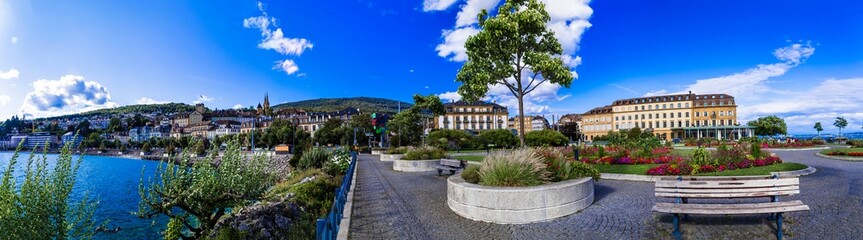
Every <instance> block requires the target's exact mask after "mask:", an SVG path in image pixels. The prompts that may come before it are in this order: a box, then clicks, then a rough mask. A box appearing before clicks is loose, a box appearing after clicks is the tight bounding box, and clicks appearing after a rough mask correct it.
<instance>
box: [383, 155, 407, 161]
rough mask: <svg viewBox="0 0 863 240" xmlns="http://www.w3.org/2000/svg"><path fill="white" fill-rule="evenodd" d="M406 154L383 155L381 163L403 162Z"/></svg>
mask: <svg viewBox="0 0 863 240" xmlns="http://www.w3.org/2000/svg"><path fill="white" fill-rule="evenodd" d="M404 156H405V155H404V154H381V161H387V162H389V161H393V160H401V159H402V157H404Z"/></svg>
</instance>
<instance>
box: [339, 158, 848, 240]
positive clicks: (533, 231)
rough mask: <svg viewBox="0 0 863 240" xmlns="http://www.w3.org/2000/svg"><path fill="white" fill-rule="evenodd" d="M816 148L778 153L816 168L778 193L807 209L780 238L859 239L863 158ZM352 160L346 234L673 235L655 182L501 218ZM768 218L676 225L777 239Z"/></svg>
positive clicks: (433, 186) (697, 234)
mask: <svg viewBox="0 0 863 240" xmlns="http://www.w3.org/2000/svg"><path fill="white" fill-rule="evenodd" d="M815 152H816V151H795V152H776V153H777V154H778V155H780V156H781V157H782V159H783V160H785V161H787V162H798V163H803V164H807V165H810V166H814V167H815V168H817V169H818V171H817V172H816V173H814V174H812V175H809V176H804V177H801V178H800V182H801V195H798V196H792V197H784V198H782V200H783V201H785V200H796V199H800V200H802V201H803V202H804V203H806V204H808V205H809V207H810V208H811V211H808V212H798V213H790V214H785V215H784V216H785V220H786V221H785V222H784V225H785V227H784V230H785V232H786V234H785V237H786V238H787V239H863V163H855V162H845V161H837V160H831V159H823V158H819V157H816V156H815V155H814V153H815ZM358 164H359V166H358V169H357V170H358V173H357V174H358V175H357V186H356V189H357V191H356V193H355V194H356V195H355V196H354V209H353V216H352V221H351V226H350V232H351V233H350V238H352V239H672V237H671V231H672V224H671V219H672V218H671V215H669V214H659V213H653V212H651V211H650V208H651V207H652V206H653V204H654V203H655V202H656V201H671V200H670V199H658V198H656V197H654V195H653V194H654V192H653V190H654V189H653V183H646V182H627V181H615V180H600V181H599V182H597V183H596V185H595V194H596V196H595V197H596V199H595V201H594V203H593V205H591V206H590V207H588V208H586V209H585V210H583V211H581V212H579V213H576V214H573V215H570V216H566V217H563V218H559V219H556V220H554V221H551V222H542V223H532V224H522V225H499V224H492V223H485V222H478V221H472V220H468V219H466V218H463V217H461V216H458V215H456V214H455V213H453V212H452V211H451V210H450V209H449V207H448V206H447V204H446V176H443V177H439V176H437V173H436V172H421V173H402V172H396V171H393V170H392V163H391V162H381V161H379V160H378V157H377V156H374V155H362V156H360V159H359V162H358ZM711 201H712V200H711ZM719 201H721V202H733V201H740V200H719ZM749 201H751V200H749ZM764 201H767V199H764ZM690 202H692V203H697V202H699V201H698V200H690ZM700 202H706V201H704V200H702V201H700ZM766 217H767V215H766V214H764V215H736V216H704V215H691V216H689V218H687V219H685V220H684V221H683V224H682V231H683V234H684V235H683V236H684V238H685V239H775V224H774V221H768V220H766Z"/></svg>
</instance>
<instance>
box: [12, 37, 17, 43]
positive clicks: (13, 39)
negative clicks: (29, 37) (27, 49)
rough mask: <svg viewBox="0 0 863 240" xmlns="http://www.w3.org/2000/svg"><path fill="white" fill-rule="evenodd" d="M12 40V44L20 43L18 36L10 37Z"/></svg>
mask: <svg viewBox="0 0 863 240" xmlns="http://www.w3.org/2000/svg"><path fill="white" fill-rule="evenodd" d="M10 41H12V44H16V43H18V37H12V39H10Z"/></svg>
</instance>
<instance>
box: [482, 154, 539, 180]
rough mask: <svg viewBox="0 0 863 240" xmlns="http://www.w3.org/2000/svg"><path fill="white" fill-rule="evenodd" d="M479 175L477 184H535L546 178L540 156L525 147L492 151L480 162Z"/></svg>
mask: <svg viewBox="0 0 863 240" xmlns="http://www.w3.org/2000/svg"><path fill="white" fill-rule="evenodd" d="M479 175H480V181H479V184H480V185H486V186H506V187H519V186H535V185H540V184H542V182H543V181H545V180H548V172H547V171H546V164H545V163H543V159H542V156H540V155H539V154H537V153H536V152H535V151H533V150H531V149H527V148H524V149H518V150H514V151H512V152H509V153H503V152H496V153H492V154H491V155H489V156H488V157H486V159H485V161H483V162H482V165H481V166H480V169H479Z"/></svg>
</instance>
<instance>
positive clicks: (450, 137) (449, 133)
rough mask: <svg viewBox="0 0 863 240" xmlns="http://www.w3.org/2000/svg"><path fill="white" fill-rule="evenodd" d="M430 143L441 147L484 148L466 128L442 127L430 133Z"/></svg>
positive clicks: (448, 148)
mask: <svg viewBox="0 0 863 240" xmlns="http://www.w3.org/2000/svg"><path fill="white" fill-rule="evenodd" d="M428 139H429V144H430V145H432V146H434V147H438V148H440V149H446V150H453V149H478V148H482V144H480V143H479V142H478V141H477V140H476V137H474V136H473V135H471V134H470V133H468V132H465V131H464V130H453V129H440V130H436V131H432V132H430V133H429V135H428Z"/></svg>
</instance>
